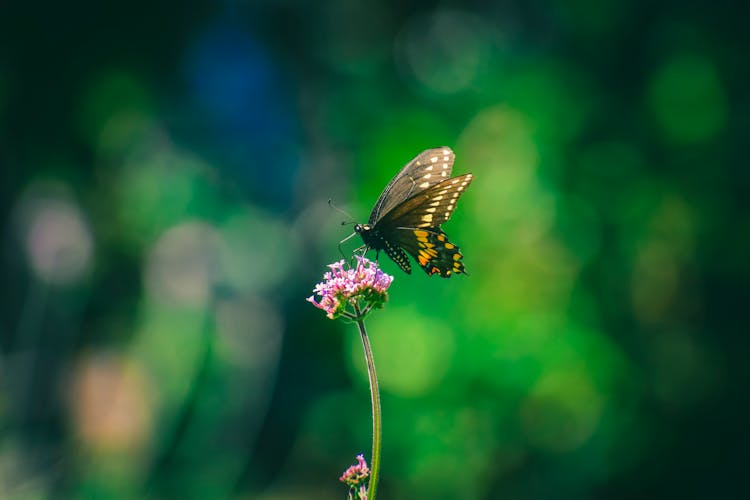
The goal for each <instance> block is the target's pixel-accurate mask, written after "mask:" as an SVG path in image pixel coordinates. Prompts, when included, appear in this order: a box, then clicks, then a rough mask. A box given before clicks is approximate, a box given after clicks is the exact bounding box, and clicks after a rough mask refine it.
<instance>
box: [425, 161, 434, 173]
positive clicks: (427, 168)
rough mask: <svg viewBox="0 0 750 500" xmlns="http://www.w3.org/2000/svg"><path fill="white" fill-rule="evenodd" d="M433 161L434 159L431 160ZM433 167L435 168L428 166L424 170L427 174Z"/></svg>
mask: <svg viewBox="0 0 750 500" xmlns="http://www.w3.org/2000/svg"><path fill="white" fill-rule="evenodd" d="M434 159H435V158H433V160H434ZM434 167H435V166H434V165H430V166H429V167H425V170H427V171H428V172H429V171H430V170H432V169H433V168H434Z"/></svg>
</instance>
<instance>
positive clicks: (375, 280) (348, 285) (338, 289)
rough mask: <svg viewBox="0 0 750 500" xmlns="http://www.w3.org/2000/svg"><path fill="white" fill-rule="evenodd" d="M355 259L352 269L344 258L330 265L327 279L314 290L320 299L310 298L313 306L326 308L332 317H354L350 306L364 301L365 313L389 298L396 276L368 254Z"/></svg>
mask: <svg viewBox="0 0 750 500" xmlns="http://www.w3.org/2000/svg"><path fill="white" fill-rule="evenodd" d="M356 258H357V265H356V266H355V267H354V268H351V269H347V266H346V263H345V262H344V261H343V260H340V261H338V262H334V263H333V264H329V266H328V267H330V268H331V270H330V271H329V272H327V273H325V274H324V275H323V279H324V280H325V281H323V282H321V283H318V284H317V285H315V288H314V289H313V291H314V292H315V293H316V294H318V295H319V296H320V300H319V301H317V302H316V300H315V296H314V295H312V296H310V297H308V298H307V301H308V302H310V303H311V304H312V305H314V306H315V307H317V308H318V309H322V310H323V311H325V312H326V316H328V317H329V318H330V319H335V318H337V317H339V316H346V317H349V318H354V317H355V316H354V315H352V314H351V313H349V312H348V311H347V310H346V307H347V305H352V306H356V307H358V306H359V303H360V301H362V302H363V303H364V304H365V309H364V312H363V314H362V316H364V314H366V313H367V312H368V311H370V310H371V309H373V308H377V307H382V306H383V303H384V302H385V301H387V300H388V287H389V286H391V283H392V282H393V276H390V275H388V274H386V273H384V272H383V271H381V270H380V268H378V265H377V263H375V262H372V261H370V260H368V259H367V258H365V257H362V256H360V255H357V256H356Z"/></svg>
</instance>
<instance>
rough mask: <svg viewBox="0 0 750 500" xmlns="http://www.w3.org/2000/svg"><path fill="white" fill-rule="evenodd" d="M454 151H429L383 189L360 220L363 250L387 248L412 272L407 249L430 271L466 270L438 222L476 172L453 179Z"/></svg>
mask: <svg viewBox="0 0 750 500" xmlns="http://www.w3.org/2000/svg"><path fill="white" fill-rule="evenodd" d="M454 159H455V155H454V154H453V151H451V149H450V148H447V147H444V148H435V149H428V150H427V151H424V152H423V153H422V154H420V155H419V156H417V157H416V158H414V159H413V160H412V161H410V162H409V163H407V164H406V166H405V167H404V168H402V169H401V171H400V172H399V173H398V174H396V177H394V178H393V179H392V180H391V182H389V183H388V185H387V186H386V187H385V189H384V190H383V192H382V194H381V195H380V197H379V198H378V201H377V202H376V203H375V208H373V209H372V213H371V214H370V220H369V221H368V223H367V224H356V225H355V226H354V231H356V232H357V233H359V234H360V236H362V240H363V241H364V242H365V251H367V250H369V249H371V248H372V249H374V250H375V251H376V252H378V254H379V253H380V251H381V250H384V251H385V253H386V254H388V257H390V258H391V259H392V260H393V262H395V263H396V264H398V267H400V268H401V269H402V270H403V271H404V272H405V273H407V274H411V263H410V262H409V258H408V257H407V256H406V254H407V253H409V254H411V256H412V257H414V259H415V260H416V261H417V262H418V263H419V265H420V266H421V267H422V269H424V270H425V272H426V273H427V274H428V275H433V274H440V276H442V277H443V278H449V277H450V276H451V274H460V273H464V274H466V271H465V269H464V264H463V262H461V259H462V258H463V254H462V253H461V251H460V250H459V248H458V246H456V245H454V244H453V243H451V242H450V241H448V236H447V235H446V234H445V233H444V232H443V230H442V229H441V228H440V224H442V223H443V222H446V221H447V220H448V219H450V217H451V215H452V214H453V211H454V210H455V209H456V202H457V201H458V198H459V197H460V196H461V195H462V194H463V192H464V190H465V189H466V188H467V187H468V186H469V184H471V181H472V179H473V176H472V174H464V175H461V176H458V177H454V178H451V171H452V170H453V160H454Z"/></svg>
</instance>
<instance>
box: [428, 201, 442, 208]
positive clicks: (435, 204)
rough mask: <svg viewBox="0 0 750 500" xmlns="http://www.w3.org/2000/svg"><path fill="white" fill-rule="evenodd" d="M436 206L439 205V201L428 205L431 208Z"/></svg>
mask: <svg viewBox="0 0 750 500" xmlns="http://www.w3.org/2000/svg"><path fill="white" fill-rule="evenodd" d="M438 205H440V202H439V201H436V202H435V203H430V206H431V207H437V206H438Z"/></svg>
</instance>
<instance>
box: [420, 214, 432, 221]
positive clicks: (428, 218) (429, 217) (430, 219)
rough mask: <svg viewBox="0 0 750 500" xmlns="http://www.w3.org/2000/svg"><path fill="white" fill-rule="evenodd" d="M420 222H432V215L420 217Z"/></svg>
mask: <svg viewBox="0 0 750 500" xmlns="http://www.w3.org/2000/svg"><path fill="white" fill-rule="evenodd" d="M422 221H424V222H432V214H425V215H423V216H422Z"/></svg>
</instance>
